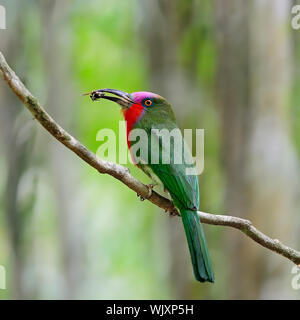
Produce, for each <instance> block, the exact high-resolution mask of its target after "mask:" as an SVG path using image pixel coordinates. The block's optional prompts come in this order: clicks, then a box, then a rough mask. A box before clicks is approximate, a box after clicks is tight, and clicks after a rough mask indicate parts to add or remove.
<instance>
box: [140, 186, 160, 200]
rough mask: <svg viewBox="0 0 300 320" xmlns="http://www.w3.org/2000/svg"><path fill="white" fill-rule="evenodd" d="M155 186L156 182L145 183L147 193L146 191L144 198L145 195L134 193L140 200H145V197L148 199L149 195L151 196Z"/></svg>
mask: <svg viewBox="0 0 300 320" xmlns="http://www.w3.org/2000/svg"><path fill="white" fill-rule="evenodd" d="M155 186H156V184H153V183H150V184H147V185H146V187H147V188H148V191H149V193H148V196H147V197H146V198H145V197H143V196H141V195H140V194H138V193H137V194H136V195H137V196H138V197H139V198H140V200H141V201H145V200H146V199H149V198H151V196H152V192H153V188H154V187H155Z"/></svg>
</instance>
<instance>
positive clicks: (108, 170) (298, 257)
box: [0, 52, 300, 265]
mask: <svg viewBox="0 0 300 320" xmlns="http://www.w3.org/2000/svg"><path fill="white" fill-rule="evenodd" d="M0 71H1V74H2V77H3V79H4V81H5V82H6V83H7V84H8V85H9V87H10V88H11V89H12V91H13V92H14V93H15V94H16V95H17V96H18V97H19V99H20V100H21V101H22V103H23V104H24V105H25V106H26V107H27V109H28V110H29V111H30V112H31V113H32V114H33V116H34V117H35V118H36V120H37V121H38V122H39V123H40V124H41V125H42V126H43V127H44V128H45V129H46V130H47V131H48V132H49V133H50V134H51V135H52V136H53V137H54V138H55V139H57V140H58V141H60V142H61V143H62V144H64V145H65V146H66V147H67V148H68V149H70V150H72V151H73V152H74V153H76V154H77V155H78V156H79V157H80V158H81V159H82V160H84V161H85V162H87V163H88V164H89V165H90V166H92V167H93V168H95V169H96V170H97V171H98V172H99V173H101V174H109V175H111V176H113V177H114V178H116V179H118V180H120V181H121V182H123V183H124V184H125V185H126V186H127V187H129V188H130V189H132V190H133V191H135V192H136V193H137V194H139V195H140V196H141V197H143V198H145V199H147V200H149V201H150V202H152V203H153V204H155V205H157V206H158V207H160V208H162V209H164V210H165V211H167V212H170V213H172V214H175V215H179V213H178V211H177V209H176V208H175V207H174V205H173V203H172V202H171V201H170V200H168V199H166V198H164V197H163V196H161V195H159V194H158V193H157V192H155V191H153V192H152V193H151V194H149V188H148V187H147V186H146V185H144V184H143V183H141V182H140V181H139V180H137V179H136V178H134V177H133V176H132V175H131V174H130V172H129V170H128V169H127V168H125V167H123V166H121V165H118V164H114V163H111V162H107V161H104V160H101V159H99V158H98V157H97V156H96V155H95V154H94V153H92V152H91V151H89V150H88V149H87V148H86V147H85V146H84V145H83V144H81V143H80V142H79V141H78V140H76V139H75V138H74V137H73V136H71V135H70V134H69V133H68V132H66V131H65V130H64V129H63V128H62V127H61V126H59V125H58V124H57V123H56V122H55V121H54V120H53V119H52V118H51V116H50V115H49V114H48V113H47V112H46V111H45V110H44V109H43V108H42V106H41V105H40V103H39V102H38V101H37V99H36V98H35V97H34V96H33V95H32V94H31V93H30V92H29V90H28V89H27V88H26V87H25V86H24V84H23V83H22V82H21V80H20V79H19V78H18V77H17V75H16V74H15V73H14V71H13V70H12V69H11V68H10V67H9V65H8V64H7V62H6V60H5V58H4V56H3V54H2V53H1V52H0ZM198 215H199V218H200V219H201V221H202V222H203V223H206V224H212V225H219V226H228V227H233V228H235V229H238V230H240V231H242V232H243V233H244V234H246V235H247V236H248V237H250V238H251V239H253V240H254V241H256V242H257V243H259V244H260V245H262V246H263V247H265V248H267V249H269V250H272V251H274V252H277V253H279V254H281V255H282V256H284V257H286V258H287V259H289V260H290V261H292V262H294V263H295V264H297V265H300V252H298V251H296V250H295V249H292V248H290V247H288V246H286V245H284V244H282V243H281V242H280V241H279V240H277V239H271V238H270V237H268V236H266V235H265V234H263V233H262V232H261V231H259V230H258V229H256V228H255V227H254V226H253V225H252V223H251V222H250V221H248V220H245V219H241V218H237V217H231V216H225V215H215V214H209V213H205V212H201V211H198Z"/></svg>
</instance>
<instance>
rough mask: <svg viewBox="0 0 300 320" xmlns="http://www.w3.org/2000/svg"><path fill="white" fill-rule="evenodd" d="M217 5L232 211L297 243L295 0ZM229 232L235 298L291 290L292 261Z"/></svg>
mask: <svg viewBox="0 0 300 320" xmlns="http://www.w3.org/2000/svg"><path fill="white" fill-rule="evenodd" d="M215 9H216V15H217V20H216V32H217V48H218V61H219V65H218V75H217V80H218V93H219V105H220V107H221V108H220V115H221V120H222V123H223V130H222V131H223V132H222V138H223V161H224V169H225V179H226V213H228V214H231V215H234V216H242V217H244V218H247V219H250V220H251V221H252V222H253V223H254V224H255V225H257V226H259V228H260V229H261V230H263V231H264V232H266V233H267V234H269V235H270V236H271V237H275V238H277V237H278V238H279V239H281V240H283V241H284V242H286V243H289V244H291V245H292V244H293V236H292V235H293V232H294V231H295V230H294V229H293V225H294V223H293V219H295V215H294V214H295V191H294V190H295V186H296V181H297V174H298V168H297V166H296V161H295V160H296V158H295V152H294V148H293V146H292V144H291V140H290V136H289V127H288V114H287V111H288V108H287V106H288V104H287V103H288V97H289V89H290V82H289V80H290V76H291V73H290V71H291V70H290V68H291V65H290V63H291V57H290V48H291V39H290V34H289V32H288V30H287V26H288V25H289V20H290V1H288V0H286V1H282V0H254V1H240V0H228V1H222V0H216V1H215ZM227 240H228V242H227V243H228V247H229V252H228V254H229V257H234V259H232V258H230V259H228V262H229V278H228V285H227V288H228V290H229V297H230V298H241V299H248V298H251V299H255V298H265V297H268V298H286V297H290V293H289V290H290V288H289V283H290V281H289V278H285V275H287V277H288V276H289V275H290V270H291V265H290V263H288V262H287V261H285V260H283V259H280V258H279V257H278V256H275V255H272V254H271V253H269V252H267V251H266V250H264V249H262V248H259V247H258V246H257V245H256V244H255V243H253V242H250V241H249V239H246V238H245V237H241V235H240V234H238V233H237V232H233V231H232V232H231V233H230V235H229V236H228V239H227ZM271 278H272V279H271ZM269 280H270V281H269ZM271 283H272V286H271Z"/></svg>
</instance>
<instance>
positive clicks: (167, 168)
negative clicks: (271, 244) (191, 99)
mask: <svg viewBox="0 0 300 320" xmlns="http://www.w3.org/2000/svg"><path fill="white" fill-rule="evenodd" d="M152 102H153V106H151V107H150V108H147V109H146V110H145V113H144V115H143V117H142V118H141V119H140V120H139V121H137V122H136V123H135V125H134V128H141V129H144V130H145V131H146V132H147V135H148V137H151V139H148V145H144V146H142V148H146V149H145V150H141V152H140V154H141V155H142V154H144V155H145V154H146V155H147V157H146V159H141V158H140V159H138V161H137V165H138V166H139V167H140V168H141V169H142V170H143V171H144V172H145V173H147V174H148V175H150V176H151V177H152V178H153V179H154V180H156V181H157V180H159V181H160V182H161V183H162V184H163V186H164V187H165V188H166V189H167V190H168V192H169V193H170V195H171V197H172V200H173V202H174V205H175V206H176V207H177V208H178V209H179V211H180V214H181V217H182V221H183V226H184V230H185V233H186V237H187V242H188V247H189V250H190V255H191V260H192V264H193V269H194V274H195V277H196V279H197V280H198V281H200V282H204V281H210V282H214V275H213V271H212V266H211V262H210V257H209V253H208V249H207V245H206V240H205V236H204V231H203V228H202V225H201V222H200V220H199V217H198V215H197V212H196V211H197V210H198V209H199V186H198V179H197V176H196V175H187V174H186V169H187V168H188V167H191V165H189V164H188V163H189V162H188V161H186V160H187V159H190V158H191V154H190V151H189V150H188V148H187V147H185V146H184V140H183V137H182V135H181V133H179V134H180V139H181V140H182V148H184V154H185V156H186V157H185V159H183V160H184V161H183V163H181V164H177V163H176V161H175V160H174V159H175V154H174V151H173V150H174V149H173V148H174V140H171V144H170V150H171V153H170V163H169V164H164V163H162V154H163V152H164V151H166V150H165V148H166V145H165V144H164V143H163V141H162V138H161V136H159V135H156V134H153V130H152V129H158V130H161V129H168V130H169V131H171V130H173V129H178V127H177V125H176V120H175V117H174V113H173V111H172V108H171V106H170V105H169V103H168V102H167V101H166V100H165V99H163V98H161V97H158V98H153V99H152ZM151 132H152V133H151ZM177 132H180V131H179V130H178V131H177ZM133 144H134V143H132V145H133ZM151 152H152V153H158V154H159V163H157V164H153V163H151ZM175 153H176V152H175ZM157 178H158V179H157Z"/></svg>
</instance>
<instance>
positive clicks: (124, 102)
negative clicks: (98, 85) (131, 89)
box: [84, 89, 133, 109]
mask: <svg viewBox="0 0 300 320" xmlns="http://www.w3.org/2000/svg"><path fill="white" fill-rule="evenodd" d="M106 93H110V94H114V95H115V96H117V97H114V96H109V95H106ZM84 95H85V96H86V95H89V96H90V98H91V99H92V100H93V101H96V100H99V99H107V100H111V101H114V102H116V103H118V104H119V105H120V106H121V107H122V108H125V109H127V108H129V107H130V106H131V105H132V104H133V100H132V99H131V96H130V94H128V93H126V92H123V91H120V90H115V89H99V90H95V91H92V92H89V93H86V94H84Z"/></svg>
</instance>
